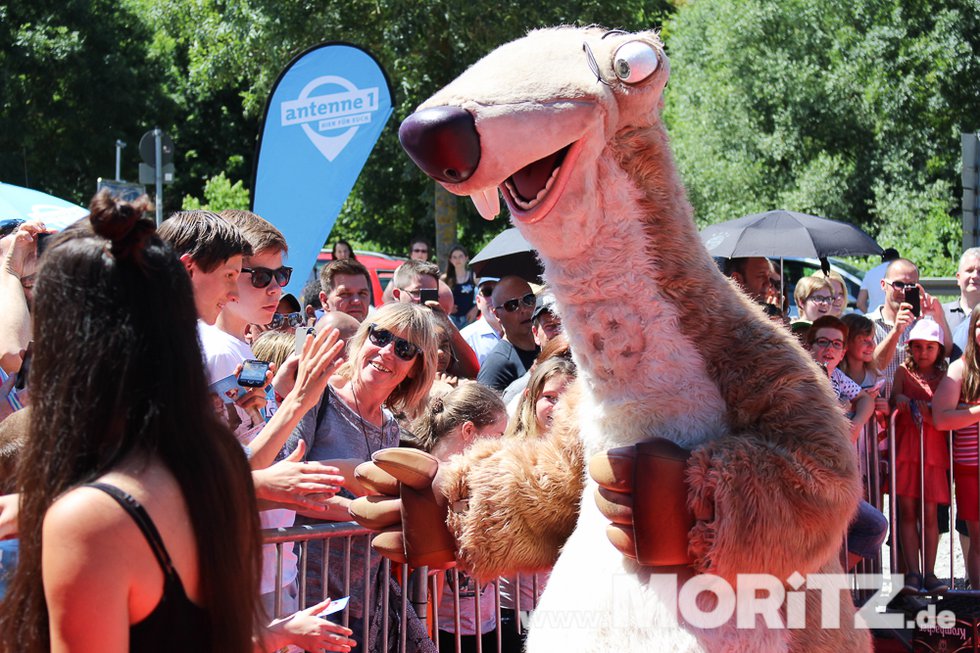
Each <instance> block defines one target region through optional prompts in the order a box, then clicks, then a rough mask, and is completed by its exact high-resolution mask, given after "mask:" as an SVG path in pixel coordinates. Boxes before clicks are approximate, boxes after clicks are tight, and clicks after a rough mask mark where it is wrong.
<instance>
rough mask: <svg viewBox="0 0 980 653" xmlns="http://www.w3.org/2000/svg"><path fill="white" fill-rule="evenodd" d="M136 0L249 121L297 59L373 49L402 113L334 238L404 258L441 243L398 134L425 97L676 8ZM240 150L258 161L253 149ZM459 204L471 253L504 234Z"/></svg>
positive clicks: (642, 24) (192, 71) (637, 1)
mask: <svg viewBox="0 0 980 653" xmlns="http://www.w3.org/2000/svg"><path fill="white" fill-rule="evenodd" d="M130 1H131V2H139V3H140V4H142V5H144V6H145V7H146V10H147V15H148V16H149V20H151V21H152V22H153V24H154V25H155V27H156V29H157V30H158V31H159V32H160V33H162V34H163V35H164V36H163V37H160V38H159V42H160V43H161V44H163V45H164V46H166V47H170V48H171V51H172V52H173V53H175V55H174V59H175V61H178V62H179V65H180V66H181V67H182V69H183V70H185V71H186V73H185V81H184V82H183V84H185V85H186V87H187V88H188V89H193V90H194V92H195V93H197V94H201V95H204V96H207V95H209V94H216V93H220V92H225V93H235V94H237V95H238V97H239V98H240V101H241V105H240V111H241V112H242V113H243V114H244V120H243V123H245V124H249V123H250V122H251V121H253V120H255V119H256V118H257V117H258V116H260V115H261V113H262V111H263V109H264V104H265V101H266V98H267V97H268V94H269V91H270V89H271V87H272V84H273V82H274V81H275V78H276V76H277V75H278V74H279V71H280V70H281V69H282V68H283V66H285V64H286V63H287V62H288V61H289V60H290V59H291V58H292V57H293V56H295V55H296V54H297V53H299V52H301V51H303V50H305V49H306V48H308V47H310V46H312V45H314V44H316V43H319V42H322V41H329V40H342V41H348V42H352V43H356V44H358V45H360V46H362V47H365V48H366V49H367V50H369V51H370V52H372V53H373V54H374V55H375V56H376V57H377V58H378V59H379V61H380V62H381V64H382V66H383V67H384V68H385V70H386V71H387V73H388V75H389V78H390V79H391V80H392V86H393V89H394V95H395V101H396V103H397V104H396V110H395V114H394V116H393V117H392V120H391V122H390V123H389V126H388V127H387V128H386V129H385V131H384V133H383V134H382V136H381V138H380V140H379V142H378V144H377V146H376V147H375V150H374V152H373V153H372V155H371V157H370V159H369V160H368V162H367V164H366V166H365V168H364V170H363V171H362V173H361V176H360V178H359V179H358V181H357V183H356V185H355V187H354V190H353V191H352V193H351V196H350V198H349V199H348V202H347V203H346V205H345V206H344V208H343V210H342V211H341V214H340V216H339V217H338V220H337V224H336V225H335V227H334V233H333V237H334V238H337V237H344V238H347V239H349V240H353V241H356V242H360V243H365V244H372V245H375V246H377V247H379V248H382V249H385V250H388V251H393V252H399V251H401V250H402V249H403V248H404V247H405V245H406V243H407V242H408V240H409V238H411V236H412V235H414V234H416V233H421V234H426V235H428V236H429V237H430V238H431V237H432V235H433V233H434V230H435V225H434V219H433V211H434V196H433V185H432V183H431V182H430V181H429V180H428V179H427V178H425V177H424V176H423V175H422V174H421V173H420V172H419V171H418V170H417V169H416V168H415V166H414V165H413V164H412V163H411V162H410V161H409V159H408V157H406V156H405V155H404V153H403V152H402V151H401V148H400V147H399V145H398V139H397V127H398V124H400V122H401V120H403V119H404V118H405V117H406V116H407V115H408V114H409V113H411V112H412V110H413V109H414V108H415V107H416V106H417V105H418V104H419V103H420V102H421V101H422V100H424V99H425V98H426V97H428V96H429V95H431V94H432V93H434V92H435V91H436V90H438V89H439V88H440V87H441V86H443V85H444V84H446V83H448V82H449V81H451V80H452V79H453V78H454V77H455V76H456V75H458V74H459V73H460V72H462V71H463V70H464V69H465V68H466V67H467V66H469V65H470V64H471V63H473V62H475V61H476V60H477V59H478V58H479V57H481V56H482V55H484V54H486V53H487V52H489V51H490V50H492V49H493V48H495V47H497V46H498V45H500V44H502V43H504V42H506V41H509V40H512V39H514V38H517V37H519V36H521V35H522V34H524V33H525V32H526V31H527V30H528V29H531V28H534V27H541V26H547V25H556V24H562V23H569V24H571V23H582V24H587V23H593V22H594V23H601V24H606V25H609V26H612V27H621V28H626V29H640V28H643V29H647V28H650V27H652V26H655V25H656V24H659V22H660V21H661V20H662V16H663V15H664V13H665V12H666V11H668V10H670V8H671V7H670V5H669V4H668V2H667V1H666V0H647V1H642V0H627V1H626V2H623V3H619V4H617V5H616V6H612V5H610V4H609V3H606V2H602V1H601V0H571V1H569V2H563V3H560V4H561V6H556V5H545V4H529V3H526V2H522V1H519V0H504V1H503V2H495V3H493V4H492V5H491V4H490V3H458V2H453V1H452V0H427V1H425V2H418V1H415V0H412V1H409V0H372V1H370V2H368V1H366V0H344V1H343V2H342V1H340V0H326V1H324V2H318V3H300V2H291V1H287V2H282V1H281V0H275V1H273V0H253V1H252V2H249V3H223V2H217V1H216V0H201V1H197V2H171V3H151V2H150V1H149V0H130ZM228 108H229V111H232V107H230V106H229V107H228ZM257 131H258V128H257V126H256V132H257ZM175 140H176V139H175ZM225 152H226V154H227V153H228V152H229V151H228V150H227V149H226V150H225ZM236 153H238V154H242V155H243V156H244V158H245V160H246V162H247V163H251V161H252V154H251V152H250V151H248V152H245V151H241V150H237V151H236ZM246 167H247V168H248V169H251V166H250V165H247V166H246ZM216 172H217V171H216V170H212V172H211V173H210V174H215V173H216ZM233 176H234V175H233ZM454 201H456V202H457V203H458V209H459V210H458V213H459V216H460V224H459V231H460V233H459V236H460V240H461V241H462V242H464V244H467V245H470V246H471V248H472V247H473V246H476V245H479V244H481V243H483V242H485V241H486V240H488V239H489V237H490V236H492V235H493V234H494V233H497V232H499V231H500V230H502V229H503V228H504V226H505V225H504V224H503V221H501V220H498V221H496V222H495V223H487V222H485V221H483V220H481V219H480V218H479V217H478V216H477V214H476V212H475V210H474V209H473V208H472V206H471V204H470V203H469V202H468V201H466V202H464V201H460V200H454Z"/></svg>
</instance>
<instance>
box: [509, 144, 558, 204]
mask: <svg viewBox="0 0 980 653" xmlns="http://www.w3.org/2000/svg"><path fill="white" fill-rule="evenodd" d="M564 153H565V151H564V150H559V151H558V152H555V153H554V154H549V155H548V156H546V157H544V158H543V159H538V160H537V161H535V162H534V163H532V164H530V165H526V166H524V167H523V168H521V169H520V170H518V171H517V172H515V173H514V174H513V175H512V176H511V178H510V179H511V182H512V183H513V184H514V190H516V191H517V193H518V194H519V195H520V198H519V199H522V200H524V201H526V202H530V201H532V200H534V199H535V198H537V196H538V193H540V192H541V191H542V190H544V188H545V184H547V183H548V179H549V178H550V177H551V173H552V172H554V170H555V168H556V167H557V166H558V165H560V164H561V160H560V159H561V158H562V155H563V154H564Z"/></svg>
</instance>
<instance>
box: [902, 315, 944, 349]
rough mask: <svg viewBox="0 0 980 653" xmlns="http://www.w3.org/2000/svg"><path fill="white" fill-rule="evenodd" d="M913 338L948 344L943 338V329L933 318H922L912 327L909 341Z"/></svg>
mask: <svg viewBox="0 0 980 653" xmlns="http://www.w3.org/2000/svg"><path fill="white" fill-rule="evenodd" d="M913 340H924V341H926V342H938V343H939V344H940V345H944V344H946V343H945V342H944V338H943V329H942V327H941V326H939V325H938V324H937V323H936V321H935V320H933V319H932V318H922V319H921V320H919V321H918V322H916V323H915V325H914V326H913V327H912V330H911V331H910V332H909V342H912V341H913Z"/></svg>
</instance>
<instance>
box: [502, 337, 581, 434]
mask: <svg viewBox="0 0 980 653" xmlns="http://www.w3.org/2000/svg"><path fill="white" fill-rule="evenodd" d="M559 375H560V376H567V377H569V378H570V379H574V378H575V375H576V368H575V363H573V362H572V361H570V360H568V359H567V358H561V357H557V356H556V357H554V358H549V359H548V360H546V361H542V362H540V363H538V364H537V365H536V366H535V368H534V371H533V372H531V378H530V380H528V382H527V389H526V390H525V391H524V394H523V395H521V399H520V401H518V402H517V410H515V411H514V417H513V418H512V419H511V420H510V423H508V424H507V432H506V433H504V437H508V438H510V437H513V438H521V439H523V440H533V439H536V438H539V437H541V436H543V435H544V433H542V432H541V431H540V430H539V429H538V416H537V414H536V411H535V404H537V403H538V399H540V398H541V393H542V392H543V391H544V386H545V384H546V383H547V382H548V379H550V378H552V377H554V376H559Z"/></svg>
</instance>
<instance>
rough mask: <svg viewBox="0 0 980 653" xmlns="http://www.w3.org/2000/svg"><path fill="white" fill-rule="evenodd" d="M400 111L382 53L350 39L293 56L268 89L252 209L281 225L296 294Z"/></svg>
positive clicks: (292, 287) (298, 294) (298, 292)
mask: <svg viewBox="0 0 980 653" xmlns="http://www.w3.org/2000/svg"><path fill="white" fill-rule="evenodd" d="M392 111H393V106H392V98H391V85H390V84H389V83H388V77H387V75H385V72H384V70H383V69H382V68H381V66H380V65H379V64H378V62H377V60H375V58H374V57H373V56H371V55H370V54H369V53H368V52H366V51H364V50H362V49H361V48H359V47H357V46H354V45H350V44H346V43H323V44H321V45H318V46H315V47H313V48H310V49H309V50H307V51H306V52H304V53H302V54H300V55H299V56H297V57H296V58H295V59H293V60H292V61H291V62H290V63H289V65H288V66H286V68H285V69H284V70H283V71H282V73H280V75H279V79H278V81H277V82H276V84H275V86H274V87H273V89H272V94H271V95H270V96H269V103H268V104H267V105H266V109H265V118H264V119H263V125H262V136H261V139H260V140H259V146H258V154H257V156H256V164H255V179H254V183H253V185H252V188H253V199H252V210H253V211H254V212H255V213H257V214H258V215H260V216H262V217H263V218H265V219H266V220H268V221H269V222H271V223H272V224H274V225H275V226H276V228H278V229H279V231H281V232H282V233H283V235H284V236H285V237H286V242H287V243H288V245H289V264H290V265H291V266H292V267H293V268H294V269H295V271H296V272H295V274H293V279H292V281H291V282H290V283H289V286H288V287H287V288H286V291H287V292H291V293H292V294H293V295H295V296H296V297H299V296H300V292H301V291H302V289H303V285H304V284H305V283H306V281H307V279H308V278H309V277H308V275H309V272H310V270H312V269H313V265H314V263H315V262H316V257H317V254H318V253H319V252H320V248H321V246H322V245H323V242H324V241H325V240H326V238H327V236H328V235H329V234H330V230H331V229H332V228H333V223H334V221H336V219H337V215H338V214H339V213H340V209H341V207H342V206H343V204H344V202H345V201H346V200H347V195H348V194H349V193H350V191H351V188H353V187H354V182H355V181H356V180H357V176H358V175H359V174H360V173H361V168H363V167H364V163H365V162H366V161H367V158H368V155H369V154H370V153H371V150H372V149H373V148H374V144H375V143H376V142H377V140H378V137H379V136H380V135H381V130H382V129H384V126H385V123H387V122H388V118H390V117H391V114H392Z"/></svg>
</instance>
